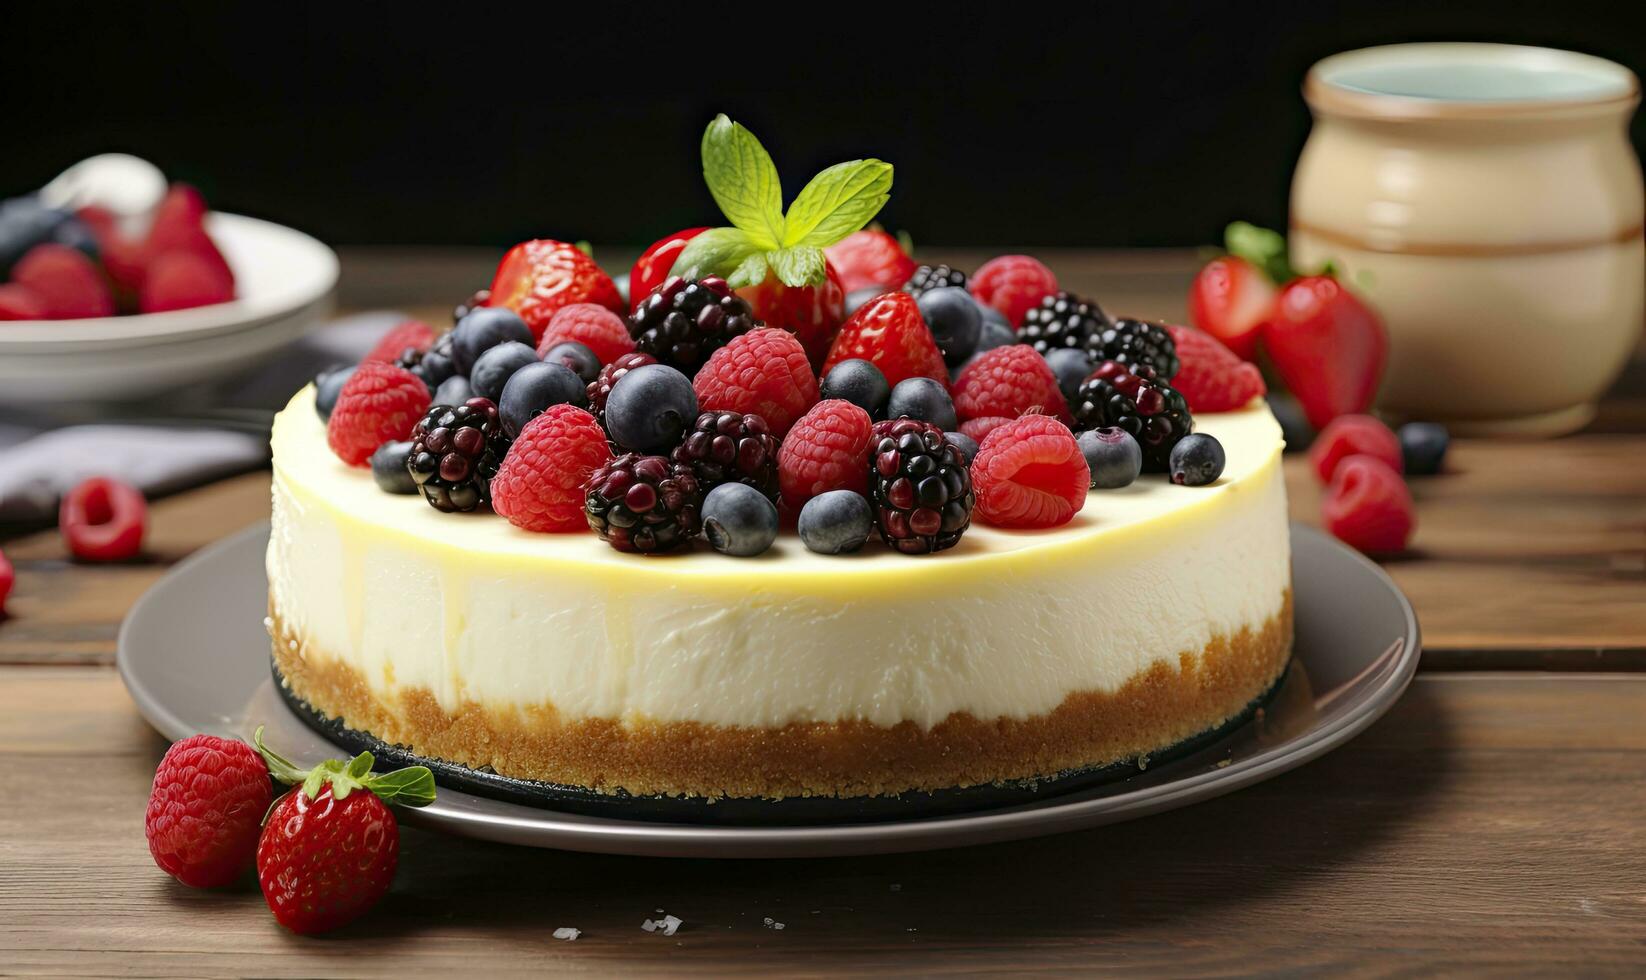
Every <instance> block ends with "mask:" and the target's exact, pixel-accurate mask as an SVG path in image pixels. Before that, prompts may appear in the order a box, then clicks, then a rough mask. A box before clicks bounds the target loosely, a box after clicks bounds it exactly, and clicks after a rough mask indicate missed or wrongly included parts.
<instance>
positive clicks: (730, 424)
mask: <svg viewBox="0 0 1646 980" xmlns="http://www.w3.org/2000/svg"><path fill="white" fill-rule="evenodd" d="M670 458H671V459H673V460H674V461H675V462H676V463H685V464H686V465H687V466H690V467H691V468H692V472H693V473H695V474H697V485H698V488H699V489H701V490H702V491H703V492H704V493H711V492H713V490H714V488H715V487H718V486H720V485H721V484H723V483H741V484H745V485H747V486H749V487H752V488H753V489H755V490H757V491H759V492H760V493H762V494H764V495H765V496H766V497H767V498H768V499H770V500H771V501H773V502H774V503H775V502H776V501H777V494H778V489H779V487H778V476H777V440H776V439H774V438H772V434H771V430H770V429H769V428H768V427H767V425H766V420H765V419H763V418H761V417H760V416H758V415H741V414H739V413H737V412H704V413H702V414H701V415H699V416H698V417H697V422H696V423H695V424H694V425H693V426H692V428H691V430H690V431H688V432H687V433H686V437H685V438H684V439H682V440H681V441H680V445H678V446H676V447H674V452H673V453H672V454H671V455H670Z"/></svg>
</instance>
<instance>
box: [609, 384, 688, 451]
mask: <svg viewBox="0 0 1646 980" xmlns="http://www.w3.org/2000/svg"><path fill="white" fill-rule="evenodd" d="M699 411H700V409H699V405H698V395H697V392H696V391H694V390H693V389H692V383H691V382H690V381H689V380H687V379H686V376H685V375H684V374H681V373H680V372H679V371H677V370H675V369H674V368H672V367H669V366H668V365H666V364H646V365H642V366H641V367H637V368H634V369H633V370H630V371H629V372H627V373H626V374H624V375H623V377H621V378H619V379H618V381H617V383H616V384H614V385H613V386H612V391H611V394H610V395H609V396H607V398H606V412H605V421H606V432H607V433H608V434H610V435H611V438H612V442H615V443H617V444H618V445H619V446H621V447H623V448H624V449H629V450H633V451H635V452H660V451H666V450H669V449H672V448H673V447H674V446H675V445H676V444H677V443H679V442H680V438H681V436H683V435H685V433H686V429H687V427H688V426H690V425H691V424H692V423H693V422H694V421H696V419H697V416H698V414H699Z"/></svg>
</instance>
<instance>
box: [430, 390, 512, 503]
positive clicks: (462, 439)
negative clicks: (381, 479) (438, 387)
mask: <svg viewBox="0 0 1646 980" xmlns="http://www.w3.org/2000/svg"><path fill="white" fill-rule="evenodd" d="M411 443H412V447H411V452H410V453H409V454H408V455H407V458H406V471H407V472H408V473H410V474H411V478H412V481H413V482H415V483H416V484H417V489H418V490H420V491H422V493H423V499H424V500H427V501H428V502H429V506H431V507H433V508H434V509H435V510H438V511H443V512H446V513H452V512H462V511H471V510H474V509H475V508H476V507H479V506H480V505H481V504H483V503H485V502H486V501H487V499H488V496H489V492H490V487H491V479H492V477H493V476H495V475H497V467H498V466H499V464H501V463H502V461H503V456H504V454H505V453H506V452H508V448H509V443H508V438H507V437H506V436H504V434H503V423H502V421H501V420H500V419H499V418H498V414H497V406H496V405H494V404H492V402H491V400H490V399H486V398H471V399H469V401H467V402H465V403H464V404H462V405H458V406H455V407H453V406H451V405H436V406H434V407H433V408H430V409H429V410H428V414H426V415H424V416H423V418H422V420H421V421H419V422H418V423H417V427H416V428H415V429H413V430H412V437H411Z"/></svg>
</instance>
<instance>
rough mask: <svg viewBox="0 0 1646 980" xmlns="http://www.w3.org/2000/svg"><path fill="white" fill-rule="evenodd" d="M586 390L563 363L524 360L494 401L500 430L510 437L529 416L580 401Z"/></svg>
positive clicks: (523, 426)
mask: <svg viewBox="0 0 1646 980" xmlns="http://www.w3.org/2000/svg"><path fill="white" fill-rule="evenodd" d="M586 390H587V389H585V388H584V386H583V379H582V378H579V377H578V376H577V375H576V374H574V373H572V369H571V368H569V367H566V366H565V365H564V364H554V363H551V362H549V361H533V362H532V363H530V364H527V365H526V366H525V367H522V368H521V369H520V370H518V371H516V372H514V374H513V375H512V376H510V378H509V380H508V383H507V384H505V385H504V386H503V397H502V400H501V401H500V402H498V405H497V412H498V414H499V415H500V416H501V417H502V419H503V433H504V434H505V435H507V436H508V437H509V438H510V439H513V438H514V437H515V436H517V435H519V434H520V431H521V430H522V429H524V428H525V427H526V423H527V422H529V421H531V419H532V417H533V416H535V415H537V414H539V413H541V412H542V411H543V410H544V409H546V408H548V407H549V406H551V405H582V404H583V403H584V400H585V399H586V398H587V397H588V396H587V394H586ZM467 400H468V399H464V401H467ZM441 404H444V405H450V404H453V403H452V402H442V403H441Z"/></svg>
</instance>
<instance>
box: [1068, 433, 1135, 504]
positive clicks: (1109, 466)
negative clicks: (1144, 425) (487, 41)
mask: <svg viewBox="0 0 1646 980" xmlns="http://www.w3.org/2000/svg"><path fill="white" fill-rule="evenodd" d="M1075 442H1077V443H1079V444H1080V451H1081V452H1082V453H1083V454H1085V456H1086V468H1087V469H1089V470H1091V473H1092V484H1091V487H1092V489H1093V490H1119V489H1120V488H1121V487H1129V486H1131V485H1132V483H1133V482H1134V481H1136V480H1137V476H1138V474H1139V473H1142V472H1143V449H1142V447H1140V446H1138V444H1137V440H1136V439H1133V438H1132V435H1131V433H1129V432H1127V431H1126V430H1125V429H1116V428H1114V427H1112V426H1111V427H1108V428H1103V429H1088V430H1086V431H1085V432H1082V433H1081V434H1080V435H1079V436H1077V437H1076V438H1075Z"/></svg>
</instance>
